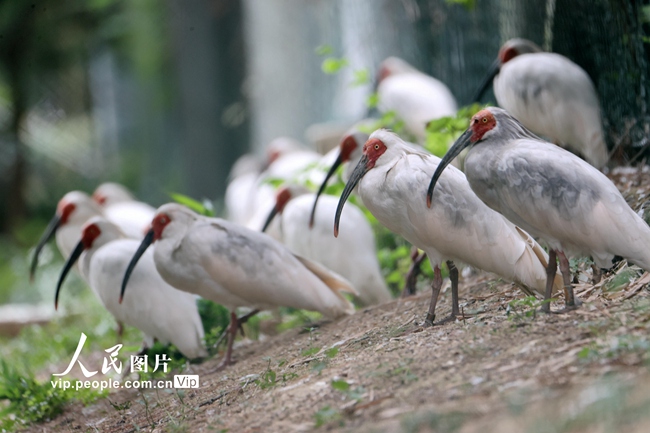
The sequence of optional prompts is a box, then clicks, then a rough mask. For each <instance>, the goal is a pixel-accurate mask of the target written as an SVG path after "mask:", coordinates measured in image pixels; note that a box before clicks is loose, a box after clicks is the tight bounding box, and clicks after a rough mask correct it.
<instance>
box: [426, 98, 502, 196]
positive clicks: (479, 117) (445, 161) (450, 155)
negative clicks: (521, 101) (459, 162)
mask: <svg viewBox="0 0 650 433" xmlns="http://www.w3.org/2000/svg"><path fill="white" fill-rule="evenodd" d="M499 111H503V110H501V109H499V108H494V107H488V108H485V109H483V110H481V111H479V112H478V113H476V114H475V115H474V116H472V119H471V120H470V121H469V128H467V130H466V131H465V132H464V133H463V134H462V135H461V136H460V137H459V138H458V140H456V142H455V143H454V145H453V146H451V148H449V150H448V151H447V153H446V154H445V156H444V157H443V158H442V159H441V160H440V163H438V167H437V168H436V171H435V173H434V174H433V177H432V178H431V182H430V183H429V189H428V190H427V207H431V197H432V196H433V189H434V187H435V185H436V182H437V181H438V178H439V177H440V175H441V174H442V171H443V170H444V169H445V167H447V166H448V165H449V164H450V163H451V161H453V159H454V158H456V157H457V156H458V155H459V154H460V153H461V152H462V151H463V150H464V149H465V148H467V147H470V146H473V145H475V144H476V143H478V142H480V141H483V140H485V139H486V138H489V137H490V136H492V135H494V134H495V133H496V131H495V130H496V129H497V128H498V122H497V116H495V114H497V115H498V112H499ZM504 112H505V111H504Z"/></svg>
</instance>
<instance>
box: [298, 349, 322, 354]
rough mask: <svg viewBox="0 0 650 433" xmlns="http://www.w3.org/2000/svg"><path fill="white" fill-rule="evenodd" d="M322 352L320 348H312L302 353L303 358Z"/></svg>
mask: <svg viewBox="0 0 650 433" xmlns="http://www.w3.org/2000/svg"><path fill="white" fill-rule="evenodd" d="M318 352H320V349H319V348H318V347H310V348H308V349H305V350H303V351H302V352H300V354H301V355H302V356H312V355H315V354H317V353H318Z"/></svg>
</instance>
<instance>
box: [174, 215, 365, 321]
mask: <svg viewBox="0 0 650 433" xmlns="http://www.w3.org/2000/svg"><path fill="white" fill-rule="evenodd" d="M184 243H186V244H188V245H193V246H194V248H199V249H200V251H201V252H200V254H199V257H200V260H201V263H200V264H201V266H202V267H203V269H204V270H205V272H206V273H207V275H208V276H209V278H211V279H212V280H213V281H215V282H216V283H218V284H219V285H220V286H221V287H222V288H224V289H225V290H227V291H230V292H231V293H232V294H233V295H235V296H236V297H238V298H240V299H242V300H244V301H245V302H246V304H245V305H250V306H257V307H262V308H267V307H271V306H289V307H295V308H304V309H310V310H315V311H320V312H322V313H323V314H325V315H328V316H330V317H336V316H339V315H341V314H348V313H350V312H351V311H353V307H352V305H351V304H350V303H349V302H348V301H347V300H345V299H344V298H342V297H341V295H340V294H339V293H338V292H339V291H342V289H343V288H344V287H345V286H346V284H345V283H344V281H343V280H342V278H340V277H338V276H336V275H335V274H333V273H332V272H330V271H327V270H326V269H324V268H322V267H318V266H316V265H311V266H310V267H307V266H306V265H305V263H306V262H305V259H298V258H297V257H296V256H294V255H293V254H292V253H291V251H289V250H288V249H287V248H286V247H284V246H283V245H282V244H280V243H278V242H277V241H275V240H273V239H272V238H270V237H268V236H266V235H265V234H262V233H258V232H254V231H252V230H248V229H246V228H244V227H241V226H237V225H235V224H231V223H229V222H227V221H223V220H217V219H210V220H205V221H202V222H199V223H197V224H196V225H195V226H194V227H193V229H192V230H191V231H190V232H188V235H187V236H186V240H185V241H184ZM326 276H327V277H326ZM337 277H338V278H337ZM325 280H326V281H325ZM328 284H329V285H328ZM347 286H349V284H348V285H347ZM350 290H352V292H351V293H354V291H353V289H351V288H350ZM215 301H216V302H218V300H217V299H215Z"/></svg>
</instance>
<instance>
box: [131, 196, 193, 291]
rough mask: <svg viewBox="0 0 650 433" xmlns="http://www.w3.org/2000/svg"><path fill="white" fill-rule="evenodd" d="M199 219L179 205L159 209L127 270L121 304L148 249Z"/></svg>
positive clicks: (167, 205) (166, 205) (186, 208)
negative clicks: (127, 287) (135, 270)
mask: <svg viewBox="0 0 650 433" xmlns="http://www.w3.org/2000/svg"><path fill="white" fill-rule="evenodd" d="M199 217H200V216H199V215H198V214H197V213H195V212H193V211H191V210H190V209H189V208H188V207H186V206H183V205H181V204H178V203H167V204H164V205H162V206H160V207H159V208H158V210H157V211H156V214H155V215H154V217H153V220H152V221H151V229H150V230H149V231H148V232H147V234H146V235H145V236H144V239H142V243H141V244H140V246H139V247H138V249H137V251H136V252H135V254H134V255H133V258H132V259H131V261H130V262H129V265H128V266H127V268H126V272H125V273H124V279H123V280H122V289H121V291H120V303H122V299H123V298H124V291H125V290H126V284H127V282H128V281H129V277H130V276H131V273H132V272H133V269H134V268H135V265H136V264H137V263H138V260H140V257H142V255H143V254H144V252H145V251H146V250H147V248H149V246H150V245H151V244H152V243H154V242H155V241H157V240H159V239H162V238H163V237H165V238H173V237H174V236H177V235H179V234H181V233H183V232H184V230H186V229H187V228H188V227H189V226H190V225H191V224H192V223H193V222H194V221H196V220H197V219H198V218H199Z"/></svg>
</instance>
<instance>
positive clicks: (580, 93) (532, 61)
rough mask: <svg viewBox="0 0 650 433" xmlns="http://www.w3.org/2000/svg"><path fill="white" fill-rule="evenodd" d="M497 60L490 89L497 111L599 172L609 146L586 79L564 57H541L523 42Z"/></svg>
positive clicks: (516, 41)
mask: <svg viewBox="0 0 650 433" xmlns="http://www.w3.org/2000/svg"><path fill="white" fill-rule="evenodd" d="M499 61H500V69H499V72H498V74H497V75H496V76H495V77H494V84H493V86H494V95H495V96H496V99H497V102H498V104H499V106H501V107H502V108H504V109H505V110H506V111H508V112H509V113H510V114H511V115H513V116H514V117H515V118H517V120H519V121H520V122H521V123H522V124H524V126H526V128H528V129H530V130H531V131H533V132H535V133H537V134H540V135H543V136H544V137H546V138H548V139H549V140H550V141H553V142H555V143H556V144H559V145H561V146H564V147H567V148H569V149H571V150H573V151H574V152H577V153H579V154H580V155H582V156H583V157H584V158H585V159H586V160H587V161H588V162H589V163H590V164H592V165H594V166H595V167H596V168H601V167H603V166H604V165H605V163H606V162H607V158H608V155H607V145H606V143H605V137H604V134H603V127H602V118H601V112H600V103H599V102H598V94H597V93H596V88H595V87H594V84H593V82H592V81H591V79H590V78H589V75H587V73H586V72H585V71H584V70H583V69H582V68H581V67H580V66H578V65H577V64H575V63H574V62H572V61H571V60H569V59H568V58H566V57H564V56H562V55H560V54H556V53H545V52H541V49H540V48H539V47H537V46H536V45H535V44H533V43H532V42H530V41H527V40H525V39H512V40H510V41H508V42H506V44H504V46H503V47H502V48H501V50H500V51H499Z"/></svg>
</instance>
